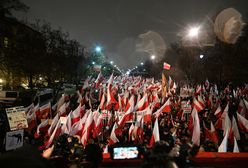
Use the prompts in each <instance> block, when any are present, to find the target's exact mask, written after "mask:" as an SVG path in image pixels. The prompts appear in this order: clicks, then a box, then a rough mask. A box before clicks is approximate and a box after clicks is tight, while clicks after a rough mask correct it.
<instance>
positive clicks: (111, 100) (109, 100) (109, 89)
mask: <svg viewBox="0 0 248 168" xmlns="http://www.w3.org/2000/svg"><path fill="white" fill-rule="evenodd" d="M113 80H114V76H113V74H111V76H110V78H109V80H108V87H107V105H106V106H107V107H108V108H111V106H112V104H116V103H117V101H116V100H115V98H114V95H113V92H112V85H113Z"/></svg>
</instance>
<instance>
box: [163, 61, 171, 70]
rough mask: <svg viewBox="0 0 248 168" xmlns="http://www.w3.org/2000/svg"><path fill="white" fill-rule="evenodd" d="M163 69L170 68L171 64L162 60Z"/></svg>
mask: <svg viewBox="0 0 248 168" xmlns="http://www.w3.org/2000/svg"><path fill="white" fill-rule="evenodd" d="M163 68H164V69H165V70H170V68H171V65H170V64H168V63H166V62H164V67H163Z"/></svg>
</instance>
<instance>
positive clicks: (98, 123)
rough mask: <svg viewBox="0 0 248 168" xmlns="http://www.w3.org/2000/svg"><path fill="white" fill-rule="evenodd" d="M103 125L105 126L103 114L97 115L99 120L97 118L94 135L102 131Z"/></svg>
mask: <svg viewBox="0 0 248 168" xmlns="http://www.w3.org/2000/svg"><path fill="white" fill-rule="evenodd" d="M102 127H103V122H102V114H100V115H99V116H98V117H97V120H96V123H95V128H94V130H93V137H95V138H96V137H97V136H98V135H99V134H100V133H101V131H102Z"/></svg>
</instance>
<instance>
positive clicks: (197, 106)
mask: <svg viewBox="0 0 248 168" xmlns="http://www.w3.org/2000/svg"><path fill="white" fill-rule="evenodd" d="M192 108H195V109H196V110H197V111H198V112H200V111H202V110H203V109H204V107H203V106H202V105H201V104H200V103H199V101H198V100H197V99H196V98H194V99H193V103H192Z"/></svg>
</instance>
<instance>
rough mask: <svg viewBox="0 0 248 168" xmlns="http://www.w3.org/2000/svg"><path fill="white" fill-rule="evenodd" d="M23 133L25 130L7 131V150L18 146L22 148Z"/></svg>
mask: <svg viewBox="0 0 248 168" xmlns="http://www.w3.org/2000/svg"><path fill="white" fill-rule="evenodd" d="M23 135H24V130H23V129H22V130H16V131H11V132H7V133H6V139H5V140H6V141H5V142H6V143H5V149H6V151H9V150H13V149H16V148H20V147H22V146H23Z"/></svg>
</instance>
